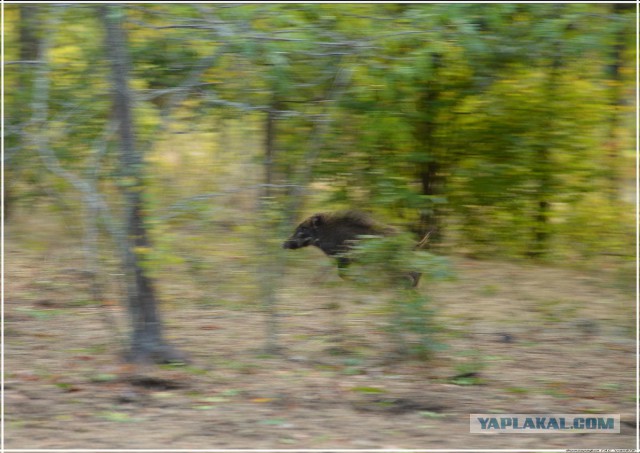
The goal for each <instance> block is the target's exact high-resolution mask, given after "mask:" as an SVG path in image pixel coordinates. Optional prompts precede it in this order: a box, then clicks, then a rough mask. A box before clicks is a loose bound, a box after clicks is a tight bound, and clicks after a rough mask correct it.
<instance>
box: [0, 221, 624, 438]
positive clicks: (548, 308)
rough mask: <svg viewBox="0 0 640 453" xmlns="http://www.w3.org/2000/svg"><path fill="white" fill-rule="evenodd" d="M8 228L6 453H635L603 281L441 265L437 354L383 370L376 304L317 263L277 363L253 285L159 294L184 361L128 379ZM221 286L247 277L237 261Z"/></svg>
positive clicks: (107, 311)
mask: <svg viewBox="0 0 640 453" xmlns="http://www.w3.org/2000/svg"><path fill="white" fill-rule="evenodd" d="M9 233H10V234H9V237H10V239H9V240H8V242H7V249H6V254H5V259H6V266H7V274H6V283H7V287H6V301H5V319H6V324H5V341H6V345H5V389H6V394H5V417H6V424H5V433H6V438H5V447H6V448H10V449H27V448H31V449H36V448H37V449H53V448H57V449H71V448H76V449H78V448H91V449H125V448H132V449H133V448H145V449H156V448H157V449H160V448H162V449H226V448H252V449H253V448H256V449H258V448H260V449H267V448H268V449H302V448H305V449H306V448H310V449H311V448H312V449H338V448H340V449H455V448H460V449H462V448H465V449H469V448H483V449H492V448H511V449H551V448H553V449H564V448H634V447H635V304H634V296H633V294H631V293H628V292H625V291H623V290H622V289H621V288H620V287H617V286H616V285H615V284H614V283H612V281H611V280H610V279H609V277H608V274H607V273H605V272H599V273H595V272H580V271H576V270H569V269H562V268H554V267H548V266H544V267H543V266H536V265H532V264H526V263H508V262H493V261H479V260H471V259H465V258H460V257H458V258H452V259H451V261H452V267H453V269H454V272H455V274H456V276H457V278H456V279H455V280H452V281H447V282H440V283H437V284H436V283H431V284H430V283H427V284H424V285H423V286H422V287H421V289H420V290H421V291H425V292H427V293H428V294H430V295H431V297H432V300H433V305H434V307H435V308H436V309H437V313H438V315H437V316H438V321H439V324H440V325H442V326H443V329H442V331H441V332H439V333H438V334H437V335H438V339H439V341H440V342H441V343H443V344H444V345H446V348H444V349H442V350H440V351H439V352H438V353H437V354H436V356H435V357H434V358H433V359H432V360H430V361H428V362H425V361H420V360H417V359H411V360H410V359H403V360H390V359H389V357H390V355H389V354H388V353H389V350H390V346H389V339H388V335H387V334H386V333H385V325H386V319H387V315H386V314H385V310H384V307H382V304H383V302H382V301H381V299H382V298H381V297H380V296H379V295H378V294H367V293H366V292H365V291H363V290H362V289H357V290H356V289H353V288H351V287H350V286H349V284H348V283H345V282H341V281H339V280H338V279H337V278H336V277H335V276H334V275H333V273H328V274H327V275H324V276H321V277H319V278H317V279H316V278H315V275H311V274H313V273H316V272H318V269H324V270H326V269H327V267H326V266H325V265H324V264H322V265H321V264H318V265H317V266H316V265H315V264H314V265H309V266H307V267H300V268H296V269H290V270H288V272H287V274H286V275H285V276H284V278H283V279H282V287H281V289H280V291H279V293H278V298H279V301H280V310H281V314H280V317H279V324H280V326H279V327H280V335H279V342H280V344H281V345H282V347H283V349H282V354H281V355H276V356H270V355H266V354H264V353H262V352H261V351H262V347H263V344H264V330H265V329H264V324H265V322H264V321H265V320H264V315H263V312H262V310H261V308H260V305H259V301H257V300H255V299H256V297H254V295H253V294H252V293H251V292H250V291H244V292H239V293H234V292H233V291H232V290H230V289H229V288H228V287H223V286H221V288H223V289H222V290H221V292H220V294H218V295H215V294H214V295H211V298H210V299H211V300H210V303H202V302H198V303H196V302H194V301H193V300H191V297H190V296H189V295H188V294H185V293H184V292H181V289H180V287H179V286H175V287H173V286H170V285H165V286H164V287H163V288H162V291H161V296H162V301H163V308H162V309H163V315H164V319H165V321H166V334H167V337H168V338H169V340H170V341H171V342H172V343H173V344H174V345H176V346H178V347H179V348H180V349H181V350H183V351H185V352H187V353H188V354H189V355H190V357H191V360H192V363H191V364H190V365H188V366H160V367H151V366H148V367H132V366H128V365H124V364H122V363H120V362H119V361H118V358H117V352H118V350H119V348H120V345H119V343H118V340H117V338H116V335H114V330H113V325H114V322H115V324H116V325H119V326H120V329H122V328H124V326H126V320H125V318H124V312H123V310H122V308H121V307H120V306H119V305H118V304H116V303H111V302H109V303H108V304H107V306H105V307H101V306H98V305H96V304H95V303H94V302H92V301H90V300H88V299H87V296H86V294H85V293H83V291H81V290H79V289H78V288H79V287H81V286H82V281H83V280H82V279H83V273H82V266H83V265H82V261H81V259H80V258H79V254H78V253H77V251H70V250H71V249H69V248H65V247H67V246H68V244H64V243H60V244H57V246H55V247H53V246H51V247H36V246H33V244H31V245H29V244H27V245H29V246H28V247H25V246H24V243H21V241H16V240H12V238H11V231H10V232H9ZM17 236H18V235H17V234H14V236H13V237H14V238H15V237H17ZM301 253H306V252H301ZM310 253H311V252H310ZM300 256H302V255H300ZM309 256H310V257H311V258H315V257H316V255H309ZM317 257H318V258H319V260H320V255H317ZM311 261H313V260H311ZM314 266H315V267H314ZM230 267H233V266H232V265H230ZM310 273H311V274H310ZM234 275H235V277H234V278H235V279H242V278H246V276H245V277H243V274H242V268H241V267H240V266H239V267H238V268H237V269H236V272H235V274H234ZM219 277H220V276H218V277H216V276H212V279H215V278H219ZM113 278H114V279H117V278H118V276H117V275H116V276H114V277H113ZM224 288H226V289H224ZM220 295H224V300H221V299H222V297H218V296H220ZM234 297H235V299H234ZM338 298H340V300H342V301H343V303H342V304H341V308H340V309H339V310H337V309H336V308H335V307H333V306H332V302H334V301H335V300H337V299H338ZM338 327H340V328H341V329H342V331H343V332H342V335H341V336H340V338H342V344H341V345H340V346H341V347H342V348H343V350H342V351H340V350H338V349H337V348H336V345H337V343H336V341H337V338H338V337H337V333H336V329H337V328H338ZM471 413H594V414H598V413H607V414H610V413H615V414H621V417H622V423H621V433H620V434H565V433H562V434H561V433H542V434H509V435H506V434H502V435H487V434H470V433H469V414H471Z"/></svg>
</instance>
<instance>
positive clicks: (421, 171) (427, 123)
mask: <svg viewBox="0 0 640 453" xmlns="http://www.w3.org/2000/svg"><path fill="white" fill-rule="evenodd" d="M431 58H432V65H433V71H434V74H433V75H432V77H431V79H430V80H427V81H424V82H423V83H424V84H425V86H424V88H423V91H422V93H421V95H420V97H419V98H418V102H417V109H418V111H419V113H420V115H421V117H420V118H419V119H418V121H417V122H416V125H415V129H414V136H415V138H416V140H417V142H418V143H419V145H420V149H421V151H422V152H423V153H424V154H425V155H426V159H424V160H423V161H422V162H421V163H420V164H419V165H418V178H419V180H420V184H421V187H422V195H425V196H427V197H435V196H438V195H440V194H441V193H442V186H443V181H442V175H441V170H442V169H441V162H439V156H438V152H437V149H438V148H437V147H438V144H437V143H436V138H435V132H436V128H437V127H438V125H437V122H436V117H437V114H438V107H437V103H438V100H439V98H440V87H439V86H438V83H437V82H436V80H437V78H438V68H439V67H440V66H441V62H440V56H439V55H437V54H434V55H433V56H432V57H431ZM417 230H418V231H417V233H418V235H419V236H420V237H424V236H425V235H426V234H427V233H430V236H429V241H430V242H431V243H437V242H439V241H440V239H441V231H440V213H439V212H438V209H437V206H436V204H435V203H434V202H432V201H430V202H429V205H428V206H426V207H425V208H423V209H422V210H421V211H420V221H419V223H418V228H417Z"/></svg>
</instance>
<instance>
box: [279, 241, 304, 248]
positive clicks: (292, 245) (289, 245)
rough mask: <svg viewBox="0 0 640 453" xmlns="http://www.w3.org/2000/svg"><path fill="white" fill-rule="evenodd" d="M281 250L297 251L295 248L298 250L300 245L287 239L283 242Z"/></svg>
mask: <svg viewBox="0 0 640 453" xmlns="http://www.w3.org/2000/svg"><path fill="white" fill-rule="evenodd" d="M282 248H283V249H297V248H300V244H298V242H297V241H294V240H292V239H287V240H286V241H284V242H283V243H282Z"/></svg>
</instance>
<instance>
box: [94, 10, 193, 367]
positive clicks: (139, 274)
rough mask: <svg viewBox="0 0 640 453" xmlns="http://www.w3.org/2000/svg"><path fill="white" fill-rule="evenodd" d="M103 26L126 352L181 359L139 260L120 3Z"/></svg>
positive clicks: (137, 165)
mask: <svg viewBox="0 0 640 453" xmlns="http://www.w3.org/2000/svg"><path fill="white" fill-rule="evenodd" d="M100 12H101V16H102V20H103V22H104V26H105V29H106V40H105V46H106V49H107V56H108V58H109V63H110V65H111V78H112V80H111V83H112V91H113V113H114V116H115V117H116V118H117V119H118V121H119V125H118V135H119V140H120V177H121V178H122V183H121V187H122V190H123V198H124V213H125V214H124V217H125V218H124V225H125V232H124V235H123V236H124V237H123V238H122V241H123V247H122V250H123V254H124V257H123V262H124V274H125V278H126V289H127V305H128V310H129V316H130V318H131V322H132V335H131V345H130V349H129V351H127V353H126V358H127V360H129V361H131V362H156V363H167V362H183V361H185V357H184V356H183V355H182V354H181V353H179V352H178V351H176V350H175V349H173V348H172V347H170V346H169V345H168V344H167V343H166V342H165V340H164V339H163V336H162V323H161V319H160V315H159V312H158V307H157V299H156V296H155V291H154V288H153V282H152V280H151V279H150V278H149V277H148V276H147V275H146V274H145V271H144V269H143V267H142V265H141V261H142V259H143V256H141V255H142V254H143V253H144V252H145V251H147V250H149V248H150V242H149V237H148V234H147V230H146V228H145V225H144V218H143V206H142V189H143V182H142V168H143V164H144V162H143V159H142V156H141V154H140V152H138V150H137V149H136V144H135V134H134V130H133V116H132V107H131V104H132V96H131V93H130V90H129V67H130V63H129V56H128V53H127V49H128V47H127V41H126V37H125V33H124V29H123V28H122V18H123V11H122V9H121V7H119V6H101V7H100Z"/></svg>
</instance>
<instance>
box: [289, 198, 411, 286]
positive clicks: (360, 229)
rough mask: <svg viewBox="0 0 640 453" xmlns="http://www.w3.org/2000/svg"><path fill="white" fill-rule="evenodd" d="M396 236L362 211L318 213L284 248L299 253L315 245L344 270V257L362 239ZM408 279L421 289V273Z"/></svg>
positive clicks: (304, 224) (345, 261) (345, 262)
mask: <svg viewBox="0 0 640 453" xmlns="http://www.w3.org/2000/svg"><path fill="white" fill-rule="evenodd" d="M394 233H396V230H395V229H394V228H392V227H389V226H386V225H382V224H380V223H378V222H376V221H375V220H373V219H372V218H371V217H370V216H369V215H368V214H365V213H363V212H360V211H339V212H333V213H319V214H314V215H312V216H311V217H309V218H307V219H306V220H304V221H303V222H302V223H301V224H300V225H298V227H297V228H296V230H295V231H294V232H293V235H291V237H290V238H289V239H287V240H286V241H285V242H284V243H283V244H282V246H283V247H284V248H285V249H298V248H301V247H307V246H309V245H314V246H316V247H318V248H319V249H320V250H322V251H323V252H324V253H325V254H326V255H328V256H331V257H336V258H337V260H338V268H339V269H343V268H345V267H346V266H347V265H348V264H349V263H350V260H349V258H347V257H345V256H341V255H343V254H344V253H346V252H348V251H349V249H350V247H351V246H352V245H353V243H354V242H355V241H357V240H358V237H359V236H364V235H374V236H387V235H390V234H394ZM408 277H409V278H410V279H411V284H412V286H414V287H415V286H417V285H418V281H419V280H420V274H419V273H417V272H409V273H408Z"/></svg>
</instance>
